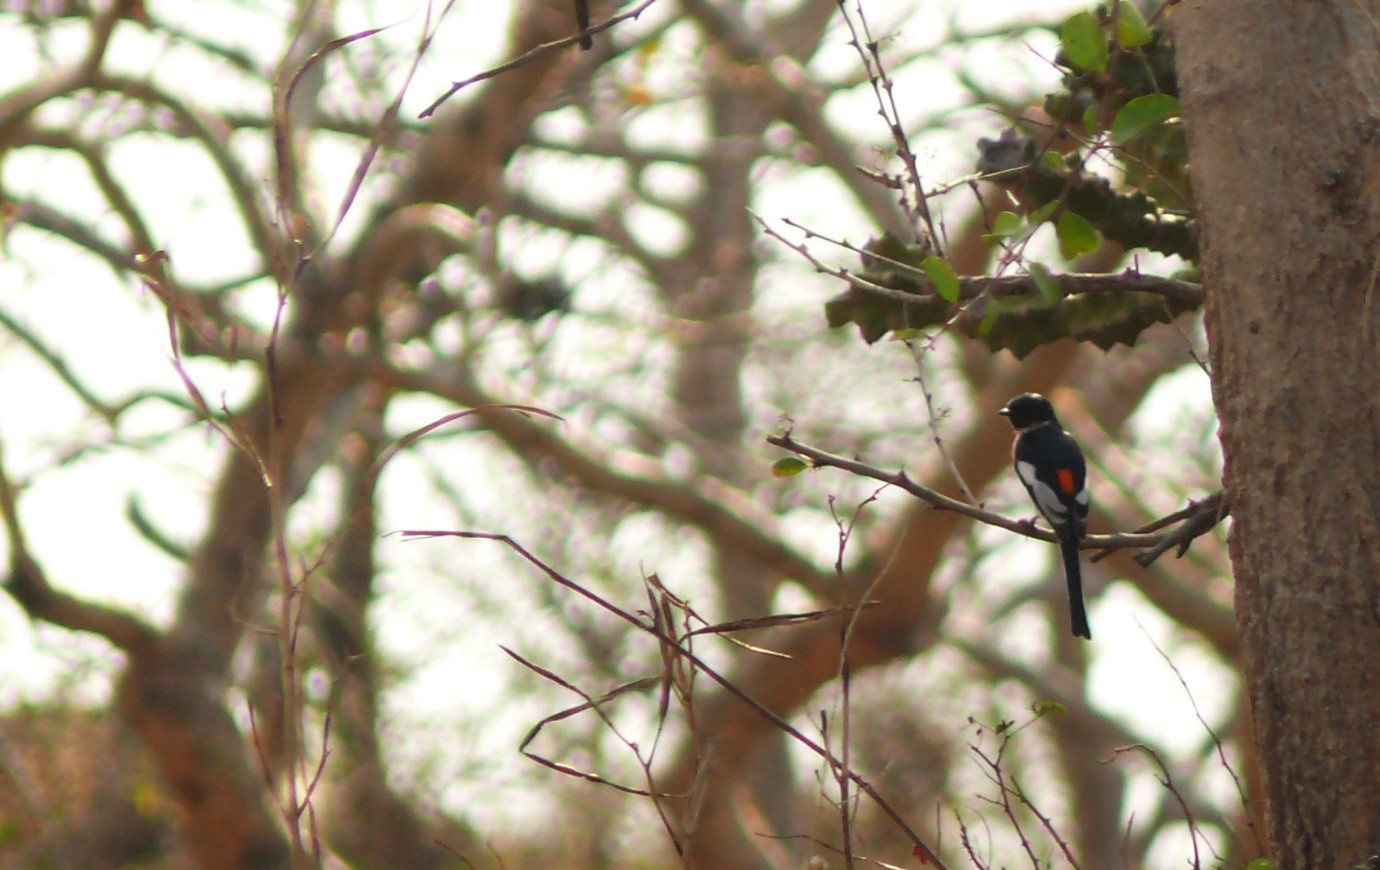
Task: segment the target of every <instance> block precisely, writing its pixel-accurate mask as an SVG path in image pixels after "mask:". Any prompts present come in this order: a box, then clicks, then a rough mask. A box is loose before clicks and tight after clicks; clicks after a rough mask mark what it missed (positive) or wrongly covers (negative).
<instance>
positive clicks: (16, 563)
mask: <svg viewBox="0 0 1380 870" xmlns="http://www.w3.org/2000/svg"><path fill="white" fill-rule="evenodd" d="M17 499H18V493H17V492H16V491H15V488H14V485H13V484H12V483H11V482H10V478H9V475H8V473H7V472H6V471H5V468H4V453H3V449H0V517H3V519H4V524H5V539H6V543H8V544H9V549H10V570H9V576H8V577H6V578H5V580H4V584H3V585H4V588H5V591H6V592H8V593H9V594H10V596H11V597H13V598H14V600H15V601H16V602H17V603H18V604H19V606H20V607H22V608H24V612H25V613H27V614H29V616H31V617H33V618H34V619H38V620H42V621H43V622H47V623H51V624H52V625H58V626H61V627H63V628H70V629H72V630H73V631H85V632H90V633H91V634H95V635H99V636H100V637H103V638H105V639H106V640H108V641H110V643H112V644H114V645H115V646H116V647H118V648H120V649H121V650H124V651H125V652H127V653H130V654H131V655H134V656H139V655H142V654H145V653H147V652H148V651H149V650H151V649H152V648H153V646H154V645H155V644H156V643H157V641H158V633H157V632H156V631H155V630H154V628H153V627H152V626H150V625H148V624H147V623H145V622H144V621H143V620H141V619H139V618H138V617H136V616H134V615H132V614H129V613H125V612H123V611H120V610H116V609H114V608H111V607H103V606H100V605H97V604H92V603H91V602H89V601H83V600H82V599H80V598H77V597H76V596H74V595H68V594H67V593H65V592H61V591H59V590H57V589H55V588H54V587H53V585H52V584H51V583H49V582H48V575H47V574H45V573H44V571H43V569H42V568H41V567H40V566H39V564H38V562H37V561H36V560H35V559H34V558H33V556H32V555H30V553H29V546H28V542H27V541H26V540H25V539H24V531H23V528H22V527H21V526H20V524H19V509H18V504H17Z"/></svg>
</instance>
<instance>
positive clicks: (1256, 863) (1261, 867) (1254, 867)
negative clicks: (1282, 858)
mask: <svg viewBox="0 0 1380 870" xmlns="http://www.w3.org/2000/svg"><path fill="white" fill-rule="evenodd" d="M1246 870H1275V862H1273V861H1271V860H1270V859H1269V858H1254V859H1252V860H1251V863H1249V864H1247V865H1246Z"/></svg>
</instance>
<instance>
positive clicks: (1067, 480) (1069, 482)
mask: <svg viewBox="0 0 1380 870" xmlns="http://www.w3.org/2000/svg"><path fill="white" fill-rule="evenodd" d="M1055 473H1056V474H1058V475H1059V489H1061V490H1063V493H1064V495H1073V494H1074V493H1076V492H1077V491H1078V489H1077V484H1076V483H1074V480H1073V469H1071V468H1061V469H1059V470H1058V471H1057V472H1055Z"/></svg>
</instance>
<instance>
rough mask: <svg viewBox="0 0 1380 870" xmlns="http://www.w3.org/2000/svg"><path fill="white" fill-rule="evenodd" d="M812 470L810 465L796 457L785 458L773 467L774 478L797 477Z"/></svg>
mask: <svg viewBox="0 0 1380 870" xmlns="http://www.w3.org/2000/svg"><path fill="white" fill-rule="evenodd" d="M809 468H810V463H808V462H806V461H805V460H803V459H799V458H797V457H795V456H785V457H782V458H781V459H778V460H776V461H775V462H773V463H772V465H771V476H772V477H795V476H796V475H797V474H799V473H800V472H802V471H806V470H808V469H809Z"/></svg>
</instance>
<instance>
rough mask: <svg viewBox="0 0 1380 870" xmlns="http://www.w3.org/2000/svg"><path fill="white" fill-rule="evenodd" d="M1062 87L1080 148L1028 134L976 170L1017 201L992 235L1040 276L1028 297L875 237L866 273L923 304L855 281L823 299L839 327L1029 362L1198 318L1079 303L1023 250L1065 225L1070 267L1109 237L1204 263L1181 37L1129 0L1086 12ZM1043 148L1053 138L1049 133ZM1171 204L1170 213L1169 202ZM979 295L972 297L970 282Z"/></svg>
mask: <svg viewBox="0 0 1380 870" xmlns="http://www.w3.org/2000/svg"><path fill="white" fill-rule="evenodd" d="M1059 34H1060V52H1059V55H1058V58H1057V61H1056V62H1057V63H1058V64H1059V65H1060V67H1061V68H1062V69H1063V70H1064V76H1063V78H1062V81H1061V85H1062V87H1061V89H1060V90H1059V91H1058V92H1056V93H1053V94H1049V95H1047V97H1046V99H1045V105H1044V108H1045V113H1046V115H1047V116H1048V118H1049V119H1051V120H1052V121H1053V122H1054V123H1055V124H1058V125H1060V126H1061V127H1062V128H1063V130H1064V131H1065V132H1067V133H1068V134H1070V135H1071V136H1073V137H1074V138H1075V139H1076V140H1077V141H1078V142H1079V147H1077V148H1075V149H1073V150H1072V151H1071V152H1070V153H1067V154H1061V153H1058V152H1057V151H1054V150H1048V151H1045V152H1044V153H1041V151H1040V148H1039V146H1038V145H1037V140H1036V138H1035V137H1033V136H1031V135H1028V134H1027V133H1025V132H1022V131H1021V130H1020V129H1018V128H1014V127H1013V128H1011V129H1008V130H1007V131H1005V132H1004V133H1003V134H1002V135H1001V137H1000V138H998V139H995V140H987V139H983V140H979V143H978V160H977V166H978V170H979V171H980V172H981V173H982V174H983V175H984V176H985V177H987V178H988V179H989V180H991V181H992V182H993V183H997V184H1000V185H1001V186H1002V187H1004V188H1005V189H1006V190H1007V191H1008V192H1009V193H1010V194H1011V195H1012V198H1013V200H1014V201H1015V202H1016V203H1018V204H1019V208H1018V210H1013V211H1006V212H1003V213H1001V214H999V215H997V216H996V218H995V219H994V220H993V221H992V225H991V226H990V227H989V229H988V233H987V235H986V236H985V238H986V239H987V241H988V242H989V243H991V244H993V245H999V246H1001V247H1002V248H1003V249H1004V250H1005V254H1006V259H1008V260H1009V261H1013V262H1021V263H1023V265H1024V267H1025V270H1026V274H1027V275H1028V276H1029V278H1030V279H1031V280H1030V282H1029V283H1028V284H1026V285H1025V286H1026V287H1027V288H1030V292H1027V293H1025V294H1024V295H1003V296H995V295H992V294H989V293H985V292H981V291H980V290H972V288H975V287H980V284H977V283H974V282H969V283H967V284H966V285H965V284H964V283H963V282H960V280H959V279H958V277H957V276H956V275H955V274H954V272H953V269H952V268H951V267H950V265H949V264H948V263H947V262H945V261H944V260H943V259H942V258H939V257H935V256H933V252H932V251H931V250H930V249H928V248H927V247H925V246H923V245H907V244H905V243H903V242H901V241H900V240H898V239H896V238H894V237H891V236H883V237H882V238H880V239H877V240H875V241H873V242H872V243H870V244H869V245H868V246H867V247H866V249H865V253H864V255H863V258H862V269H861V271H860V272H858V273H857V277H858V278H860V279H861V280H862V281H863V282H866V283H867V284H873V285H878V286H881V287H886V288H889V289H893V290H900V291H902V292H904V293H907V294H912V295H914V297H915V300H914V301H913V302H903V301H900V300H898V299H896V298H894V295H893V296H883V295H880V294H877V293H875V292H873V291H870V290H868V289H867V287H866V286H865V285H863V286H860V285H859V283H850V284H849V286H848V288H847V290H846V291H845V292H844V293H843V294H841V295H840V296H837V297H835V298H834V299H831V300H830V301H829V302H828V303H826V305H825V314H826V317H827V319H828V322H829V324H830V326H832V327H840V326H844V325H846V324H849V323H852V324H855V325H856V326H857V327H858V329H859V331H860V333H861V335H862V337H863V339H864V340H866V341H868V342H869V343H870V342H875V341H877V340H878V339H880V338H882V337H883V336H884V335H886V334H887V333H889V332H890V333H896V334H898V335H900V336H901V337H905V336H906V335H908V334H910V333H911V332H912V331H915V330H923V329H927V328H932V327H939V326H946V327H947V328H952V329H958V330H960V331H962V332H964V333H966V334H968V335H969V336H971V337H973V338H976V339H979V340H981V341H983V342H984V343H985V344H987V346H989V347H990V348H992V349H993V350H994V351H995V350H1010V351H1012V352H1013V353H1016V354H1017V355H1018V356H1022V355H1024V354H1025V353H1028V352H1029V351H1030V350H1032V349H1034V348H1035V347H1038V346H1039V345H1041V344H1044V343H1047V342H1049V341H1053V340H1056V339H1059V338H1064V337H1069V336H1072V337H1074V338H1076V339H1078V340H1081V341H1089V342H1092V343H1094V344H1097V345H1098V346H1101V347H1110V346H1112V345H1115V344H1132V343H1134V342H1135V341H1136V339H1137V338H1138V337H1139V335H1140V333H1141V332H1142V331H1143V330H1144V329H1145V328H1146V327H1147V326H1149V325H1150V324H1152V323H1156V322H1164V321H1167V320H1169V319H1171V318H1173V317H1175V316H1177V315H1178V314H1181V313H1183V311H1184V310H1187V307H1188V306H1187V304H1186V303H1176V302H1166V300H1165V299H1163V298H1161V297H1158V296H1153V295H1151V294H1145V293H1136V292H1130V291H1128V292H1126V293H1124V294H1114V293H1098V294H1083V295H1079V296H1070V295H1068V294H1067V293H1065V292H1064V290H1063V287H1062V286H1061V284H1060V281H1059V279H1058V276H1057V275H1056V274H1055V273H1054V272H1053V271H1052V270H1051V269H1050V268H1049V267H1048V266H1046V265H1043V264H1041V263H1038V262H1034V261H1032V260H1030V259H1029V258H1028V257H1026V256H1025V245H1026V242H1027V241H1028V240H1029V239H1030V237H1031V236H1032V235H1033V234H1034V233H1035V232H1036V231H1037V230H1039V229H1040V228H1041V227H1042V226H1043V225H1045V224H1049V225H1051V226H1052V227H1053V229H1054V233H1055V237H1056V239H1057V240H1058V244H1059V250H1060V253H1061V255H1062V256H1063V258H1064V260H1065V261H1074V260H1075V259H1076V258H1078V257H1080V256H1082V255H1084V254H1088V253H1091V252H1092V251H1095V250H1097V249H1098V248H1100V247H1101V246H1102V245H1103V244H1104V243H1114V244H1116V245H1119V246H1120V247H1121V248H1123V249H1124V250H1126V251H1132V250H1137V249H1140V250H1146V251H1152V252H1155V253H1159V254H1164V255H1170V256H1177V257H1180V258H1182V259H1183V260H1186V261H1189V262H1190V263H1191V262H1194V261H1195V260H1196V259H1197V256H1198V240H1197V233H1196V228H1195V225H1194V223H1193V221H1192V220H1191V219H1190V218H1189V217H1188V215H1187V210H1188V207H1189V205H1190V197H1189V195H1188V193H1187V182H1186V172H1185V167H1186V149H1185V147H1184V145H1183V129H1182V124H1181V123H1180V121H1179V116H1180V108H1179V101H1178V96H1177V90H1178V82H1177V77H1176V75H1175V72H1174V49H1173V44H1172V41H1171V40H1170V39H1169V37H1168V36H1167V35H1166V34H1165V33H1164V32H1163V31H1161V30H1160V29H1157V28H1155V27H1153V26H1151V25H1150V24H1149V23H1147V22H1146V20H1145V19H1144V17H1143V16H1142V15H1141V14H1140V12H1139V11H1138V10H1137V9H1136V8H1135V7H1134V6H1133V5H1132V4H1131V3H1129V2H1124V0H1120V2H1117V3H1116V5H1114V6H1112V7H1110V8H1105V7H1104V8H1102V9H1099V10H1095V11H1085V12H1079V13H1077V14H1075V15H1073V16H1071V17H1070V18H1068V19H1067V20H1066V21H1064V22H1063V24H1062V26H1061V27H1060V28H1059ZM1042 133H1043V135H1042V136H1041V137H1040V139H1041V141H1050V137H1049V136H1048V131H1042ZM1093 151H1097V152H1099V153H1100V154H1101V155H1103V156H1104V157H1105V158H1108V159H1109V160H1110V161H1114V163H1115V165H1117V166H1118V168H1119V173H1118V179H1119V181H1118V183H1116V184H1114V183H1113V182H1112V181H1110V180H1109V179H1108V178H1106V177H1104V176H1102V175H1097V174H1093V173H1091V172H1089V171H1087V169H1086V163H1087V161H1088V158H1089V156H1090V154H1091V153H1092V152H1093ZM1165 201H1168V202H1169V203H1170V204H1171V206H1172V207H1167V206H1166V205H1164V202H1165ZM965 286H967V287H968V288H970V290H972V292H970V293H969V294H967V295H968V298H960V297H962V296H963V295H964V294H963V293H962V292H961V291H962V288H963V287H965Z"/></svg>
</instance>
